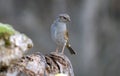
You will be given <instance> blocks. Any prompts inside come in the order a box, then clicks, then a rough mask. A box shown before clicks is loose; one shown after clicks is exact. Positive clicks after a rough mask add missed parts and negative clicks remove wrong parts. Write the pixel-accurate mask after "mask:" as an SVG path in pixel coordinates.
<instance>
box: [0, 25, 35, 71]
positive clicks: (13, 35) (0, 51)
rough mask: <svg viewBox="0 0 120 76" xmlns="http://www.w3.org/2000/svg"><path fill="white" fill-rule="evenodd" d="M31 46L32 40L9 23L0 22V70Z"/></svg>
mask: <svg viewBox="0 0 120 76" xmlns="http://www.w3.org/2000/svg"><path fill="white" fill-rule="evenodd" d="M32 47H33V42H32V40H31V39H30V38H29V37H27V36H26V35H24V34H22V33H20V32H18V31H16V30H15V29H14V28H13V27H12V26H11V25H9V24H3V23H0V71H1V70H2V67H6V66H9V65H10V64H11V63H12V62H13V61H14V60H16V59H19V58H21V57H22V56H23V54H24V53H25V52H26V51H28V50H29V49H30V48H32Z"/></svg>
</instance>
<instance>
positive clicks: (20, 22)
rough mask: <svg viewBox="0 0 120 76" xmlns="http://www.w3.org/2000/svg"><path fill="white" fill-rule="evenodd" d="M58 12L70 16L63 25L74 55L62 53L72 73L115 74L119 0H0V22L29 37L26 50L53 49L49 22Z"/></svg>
mask: <svg viewBox="0 0 120 76" xmlns="http://www.w3.org/2000/svg"><path fill="white" fill-rule="evenodd" d="M60 13H68V14H69V15H70V16H71V20H72V21H71V22H70V23H69V24H68V26H67V27H68V30H69V37H70V43H71V45H72V47H73V48H74V50H75V51H76V52H77V55H70V53H69V52H68V50H67V49H66V50H65V54H66V55H67V56H68V57H69V59H70V60H71V62H72V65H73V68H74V72H75V76H119V75H120V59H119V57H120V50H119V49H120V34H119V33H120V0H0V22H2V23H8V24H11V25H13V27H14V28H15V29H16V30H18V31H20V32H21V33H25V34H26V35H28V36H29V37H30V38H31V39H32V40H33V42H34V48H32V49H31V50H30V51H29V54H31V53H33V52H36V51H40V52H41V53H43V54H47V53H50V52H52V51H55V48H56V45H55V43H54V42H53V41H52V39H51V37H50V26H51V24H52V23H53V21H54V20H55V18H56V17H57V15H58V14H60Z"/></svg>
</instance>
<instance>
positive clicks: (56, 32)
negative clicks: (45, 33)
mask: <svg viewBox="0 0 120 76" xmlns="http://www.w3.org/2000/svg"><path fill="white" fill-rule="evenodd" d="M70 21H71V19H70V16H69V15H68V14H66V13H63V14H59V15H58V17H57V18H56V20H55V21H54V22H53V24H52V25H51V37H52V39H53V41H54V42H55V43H56V44H57V48H56V53H58V52H59V49H60V48H62V52H61V53H62V54H64V50H65V48H66V47H67V48H68V50H69V51H70V53H71V54H76V52H75V51H74V50H73V49H72V47H71V45H70V43H69V36H68V30H67V23H68V22H70Z"/></svg>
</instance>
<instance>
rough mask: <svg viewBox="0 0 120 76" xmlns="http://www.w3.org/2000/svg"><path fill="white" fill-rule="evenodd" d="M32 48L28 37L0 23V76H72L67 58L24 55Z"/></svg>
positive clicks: (53, 55) (39, 54) (71, 69)
mask: <svg viewBox="0 0 120 76" xmlns="http://www.w3.org/2000/svg"><path fill="white" fill-rule="evenodd" d="M32 47H33V42H32V40H31V39H30V38H29V37H27V36H26V35H25V34H23V33H20V32H18V31H16V30H15V29H13V28H12V26H10V25H9V24H3V23H0V76H74V72H73V68H72V64H71V62H70V60H69V59H68V57H67V56H65V55H63V54H61V53H57V54H56V53H50V54H47V55H43V54H41V53H40V52H39V53H34V54H31V55H24V54H25V52H27V51H28V50H29V49H30V48H32Z"/></svg>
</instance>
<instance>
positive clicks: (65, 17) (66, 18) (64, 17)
mask: <svg viewBox="0 0 120 76" xmlns="http://www.w3.org/2000/svg"><path fill="white" fill-rule="evenodd" d="M58 20H59V21H60V22H65V23H67V22H70V21H71V19H70V16H69V15H68V14H60V15H59V16H58Z"/></svg>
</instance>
